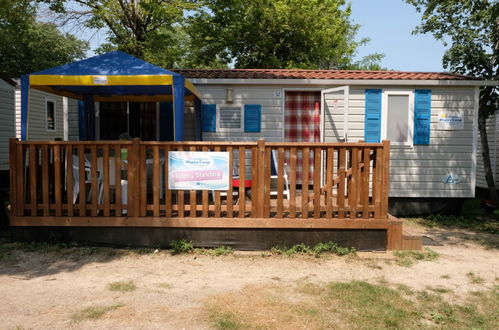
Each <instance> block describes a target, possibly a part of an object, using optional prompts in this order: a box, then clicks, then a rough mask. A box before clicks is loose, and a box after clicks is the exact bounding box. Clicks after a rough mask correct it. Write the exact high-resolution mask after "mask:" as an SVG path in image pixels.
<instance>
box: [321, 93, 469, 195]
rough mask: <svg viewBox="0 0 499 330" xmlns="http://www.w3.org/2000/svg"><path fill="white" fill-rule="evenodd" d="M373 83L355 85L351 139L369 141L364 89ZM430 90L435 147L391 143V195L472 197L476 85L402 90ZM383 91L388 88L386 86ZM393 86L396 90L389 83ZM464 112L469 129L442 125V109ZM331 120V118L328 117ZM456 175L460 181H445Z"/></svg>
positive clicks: (327, 133)
mask: <svg viewBox="0 0 499 330" xmlns="http://www.w3.org/2000/svg"><path fill="white" fill-rule="evenodd" d="M367 88H372V87H371V86H355V87H351V88H350V96H349V110H348V140H349V141H350V142H354V141H358V140H364V109H365V101H364V98H365V96H364V95H365V90H366V89H367ZM425 88H427V89H431V90H432V98H431V125H430V145H427V146H426V145H414V146H412V147H407V148H402V147H392V149H391V155H390V157H391V164H390V165H391V166H390V196H392V197H473V195H474V187H472V169H473V166H472V164H473V157H472V151H473V150H472V141H473V127H474V126H473V125H474V124H473V120H474V116H473V109H474V88H473V87H449V88H444V87H439V88H431V87H417V88H416V87H411V86H408V87H404V88H397V89H400V90H414V89H425ZM382 89H384V88H382ZM390 89H395V88H394V87H393V86H390ZM444 110H453V111H459V112H460V113H461V114H462V115H463V117H464V129H462V130H453V131H443V130H439V129H438V113H439V112H440V111H444ZM326 121H327V117H326ZM330 127H331V125H330V124H329V125H328V124H325V134H324V136H325V141H327V142H329V141H334V139H333V138H332V136H333V132H331V130H330ZM449 174H452V175H454V176H457V177H459V180H460V182H459V183H457V184H446V183H444V181H445V179H446V177H447V176H448V175H449Z"/></svg>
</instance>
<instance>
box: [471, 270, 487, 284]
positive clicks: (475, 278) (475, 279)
mask: <svg viewBox="0 0 499 330" xmlns="http://www.w3.org/2000/svg"><path fill="white" fill-rule="evenodd" d="M466 276H467V277H468V280H469V281H470V283H472V284H482V283H483V282H485V280H484V279H483V278H481V277H480V276H478V275H476V274H475V273H473V272H469V273H467V274H466Z"/></svg>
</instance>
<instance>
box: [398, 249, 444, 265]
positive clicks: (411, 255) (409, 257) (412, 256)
mask: <svg viewBox="0 0 499 330" xmlns="http://www.w3.org/2000/svg"><path fill="white" fill-rule="evenodd" d="M393 255H394V256H395V262H396V263H397V265H399V266H403V267H410V266H412V265H414V264H415V263H416V262H418V261H435V260H437V259H438V257H439V254H438V253H437V252H435V251H433V250H431V249H429V248H424V250H423V251H394V252H393Z"/></svg>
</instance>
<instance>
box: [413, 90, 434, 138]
mask: <svg viewBox="0 0 499 330" xmlns="http://www.w3.org/2000/svg"><path fill="white" fill-rule="evenodd" d="M430 120H431V90H429V89H416V91H415V95H414V144H430Z"/></svg>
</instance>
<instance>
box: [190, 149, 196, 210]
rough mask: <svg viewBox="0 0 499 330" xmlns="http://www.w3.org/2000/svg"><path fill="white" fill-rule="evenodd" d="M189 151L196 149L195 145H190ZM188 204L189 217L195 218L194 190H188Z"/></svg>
mask: <svg viewBox="0 0 499 330" xmlns="http://www.w3.org/2000/svg"><path fill="white" fill-rule="evenodd" d="M190 151H196V147H195V146H192V147H191V148H190ZM189 204H190V210H189V217H191V218H195V217H196V213H197V210H196V209H197V202H196V190H191V191H190V194H189Z"/></svg>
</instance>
